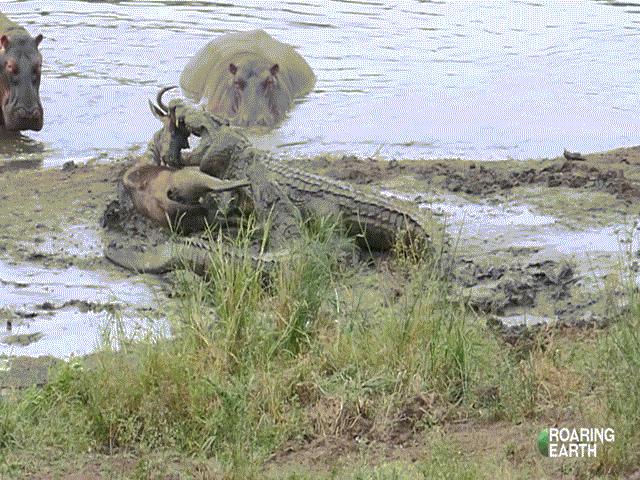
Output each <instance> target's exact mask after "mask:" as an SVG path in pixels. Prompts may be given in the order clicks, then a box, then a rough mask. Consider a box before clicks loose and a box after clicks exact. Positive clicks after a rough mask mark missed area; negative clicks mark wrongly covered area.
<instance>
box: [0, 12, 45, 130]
mask: <svg viewBox="0 0 640 480" xmlns="http://www.w3.org/2000/svg"><path fill="white" fill-rule="evenodd" d="M41 41H42V35H38V36H36V37H35V38H33V37H31V35H29V34H28V33H27V31H26V30H25V29H24V28H22V27H20V26H19V25H18V24H16V23H14V22H12V21H11V20H9V19H8V18H7V17H5V16H4V15H2V14H0V110H2V115H0V128H3V129H4V130H9V131H19V130H40V129H42V123H43V111H42V104H41V103H40V93H39V90H40V69H41V67H42V55H41V54H40V52H39V51H38V45H40V42H41Z"/></svg>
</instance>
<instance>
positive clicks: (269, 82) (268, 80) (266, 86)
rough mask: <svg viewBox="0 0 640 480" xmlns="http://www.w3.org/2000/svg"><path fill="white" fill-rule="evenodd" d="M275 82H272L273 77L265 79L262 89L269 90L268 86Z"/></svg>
mask: <svg viewBox="0 0 640 480" xmlns="http://www.w3.org/2000/svg"><path fill="white" fill-rule="evenodd" d="M274 83H275V82H274V81H273V77H267V78H266V79H265V81H264V82H262V87H263V88H269V87H270V86H272V85H273V84H274Z"/></svg>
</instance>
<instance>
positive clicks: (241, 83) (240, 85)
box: [233, 78, 247, 90]
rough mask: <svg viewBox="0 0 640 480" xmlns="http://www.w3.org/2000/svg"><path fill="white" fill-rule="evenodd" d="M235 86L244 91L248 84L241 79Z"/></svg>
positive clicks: (235, 82)
mask: <svg viewBox="0 0 640 480" xmlns="http://www.w3.org/2000/svg"><path fill="white" fill-rule="evenodd" d="M233 84H234V85H235V86H236V87H237V88H239V89H240V90H244V88H245V87H246V86H247V82H245V81H244V80H242V79H241V78H239V79H238V80H235V81H234V82H233Z"/></svg>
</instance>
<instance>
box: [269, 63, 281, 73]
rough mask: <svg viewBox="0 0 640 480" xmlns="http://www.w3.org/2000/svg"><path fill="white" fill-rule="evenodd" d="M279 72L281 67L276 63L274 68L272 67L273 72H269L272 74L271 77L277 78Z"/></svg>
mask: <svg viewBox="0 0 640 480" xmlns="http://www.w3.org/2000/svg"><path fill="white" fill-rule="evenodd" d="M279 70H280V66H279V65H278V64H277V63H274V64H273V67H271V70H269V71H270V72H271V75H274V76H275V75H276V74H277V73H278V71H279Z"/></svg>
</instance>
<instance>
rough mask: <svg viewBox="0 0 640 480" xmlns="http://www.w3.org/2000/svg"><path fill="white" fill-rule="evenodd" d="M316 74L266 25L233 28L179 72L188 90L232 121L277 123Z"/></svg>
mask: <svg viewBox="0 0 640 480" xmlns="http://www.w3.org/2000/svg"><path fill="white" fill-rule="evenodd" d="M315 81H316V77H315V75H314V73H313V71H312V70H311V67H309V64H308V63H307V62H306V61H305V60H304V59H303V58H302V57H301V56H300V54H299V53H297V52H296V51H295V50H294V48H293V47H292V46H291V45H287V44H286V43H282V42H279V41H277V40H275V39H274V38H273V37H271V36H270V35H269V34H268V33H267V32H265V31H264V30H252V31H249V32H237V33H228V34H225V35H222V36H220V37H218V38H216V39H214V40H212V41H211V42H209V43H208V44H207V45H205V46H204V47H203V48H202V49H200V50H199V51H198V52H197V53H196V54H195V55H194V56H193V58H192V59H191V60H190V61H189V63H188V64H187V65H186V66H185V68H184V70H183V71H182V74H181V75H180V87H181V88H182V91H183V93H184V95H185V96H186V97H187V98H189V99H191V100H193V101H194V102H200V100H201V99H202V98H203V97H204V98H206V99H207V100H208V103H207V107H206V108H207V110H208V111H209V112H210V113H213V114H215V115H218V116H220V117H222V118H224V119H226V120H228V121H229V122H230V123H231V124H232V125H237V126H256V125H261V126H265V127H269V128H271V127H274V126H275V125H277V124H278V123H280V122H281V121H282V120H283V119H284V117H285V114H286V113H287V111H288V110H289V109H290V108H291V106H292V105H293V101H294V100H295V99H296V98H299V97H302V96H304V95H306V94H308V93H309V92H310V91H311V90H312V89H313V87H314V85H315Z"/></svg>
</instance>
